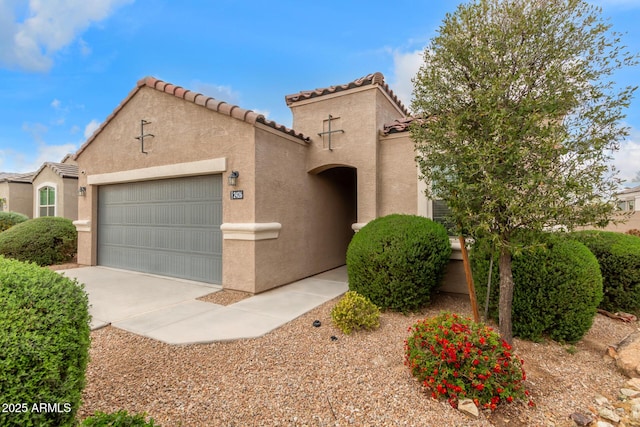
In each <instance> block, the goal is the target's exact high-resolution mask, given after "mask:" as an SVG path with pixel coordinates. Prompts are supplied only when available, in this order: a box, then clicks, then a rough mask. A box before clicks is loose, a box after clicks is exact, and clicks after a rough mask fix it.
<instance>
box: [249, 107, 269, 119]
mask: <svg viewBox="0 0 640 427" xmlns="http://www.w3.org/2000/svg"><path fill="white" fill-rule="evenodd" d="M252 110H253V112H254V113H256V114H262V115H263V116H264V117H265V118H267V119H268V118H269V113H270V111H269V110H259V109H257V108H252Z"/></svg>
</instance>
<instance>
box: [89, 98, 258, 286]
mask: <svg viewBox="0 0 640 427" xmlns="http://www.w3.org/2000/svg"><path fill="white" fill-rule="evenodd" d="M142 119H144V120H146V121H148V122H150V124H148V125H146V126H145V128H144V132H145V133H150V134H153V135H154V137H152V138H145V151H147V152H148V154H144V153H142V152H141V144H140V142H139V141H138V140H137V139H134V138H135V137H136V136H139V135H140V132H141V129H140V121H141V120H142ZM253 138H254V128H253V126H252V125H250V124H248V123H246V122H244V121H241V120H238V119H235V118H232V117H229V116H226V115H224V114H219V113H216V112H213V111H211V110H209V109H207V108H204V107H202V106H199V105H196V104H194V103H192V102H189V101H185V100H182V99H179V98H177V97H175V96H172V95H170V94H167V93H164V92H160V91H157V90H155V89H152V88H148V87H142V88H140V90H139V91H138V92H137V93H136V94H135V95H134V96H133V97H132V98H130V99H129V101H128V102H127V103H126V104H125V105H124V106H122V108H121V109H120V110H119V112H118V114H117V115H115V117H113V118H112V120H111V121H110V122H109V123H108V125H107V126H105V127H104V129H102V131H101V132H100V133H99V134H98V135H97V136H96V137H95V139H94V140H93V141H92V142H91V143H90V144H89V145H88V146H87V147H86V148H85V150H84V151H83V152H82V153H81V154H80V155H79V156H78V159H77V161H78V167H79V170H80V179H79V182H78V186H86V187H87V194H86V196H85V197H82V198H80V200H79V203H78V213H79V216H78V219H79V220H81V221H87V220H88V221H90V226H89V227H88V228H89V231H79V233H78V244H79V255H78V261H79V262H80V263H81V264H90V265H95V263H96V259H97V257H96V255H97V254H96V244H97V233H96V230H97V227H96V225H97V221H98V218H97V205H98V204H97V196H98V185H89V182H90V181H91V180H92V178H91V177H94V180H95V179H96V178H95V177H100V178H101V179H102V178H103V177H104V176H105V175H104V174H113V173H116V172H126V171H131V170H136V171H139V170H147V171H149V170H153V171H155V170H161V171H164V170H166V169H162V168H160V169H149V168H158V167H162V166H169V165H176V167H175V168H172V169H171V173H172V174H174V175H173V176H176V175H175V174H176V173H177V174H178V175H179V176H188V175H193V174H194V172H193V170H190V169H189V165H190V164H191V163H193V162H199V161H203V160H206V159H222V160H223V163H224V164H225V168H224V169H225V171H220V170H216V171H213V170H212V171H210V173H220V172H226V171H231V170H237V171H239V172H240V178H239V180H238V185H239V186H238V188H242V189H243V190H244V192H245V198H244V199H243V200H234V201H231V200H230V197H229V196H228V194H229V190H230V188H231V187H228V186H227V185H226V177H227V175H228V172H227V173H225V174H224V176H223V194H226V195H227V196H226V197H223V222H255V209H254V194H255V191H254V185H255V176H254V172H253V169H254V161H255V155H254V149H253ZM181 165H182V166H181ZM176 171H177V172H176ZM154 173H155V172H154ZM201 173H202V172H201V171H200V172H198V174H201ZM147 175H148V174H147ZM161 175H162V173H160V175H159V176H153V177H148V178H145V179H161V178H163V177H165V178H166V177H167V176H161ZM108 176H109V175H107V177H108ZM132 176H133V175H132ZM123 179H125V181H126V179H127V178H123ZM131 180H134V178H131ZM235 243H237V242H230V241H224V243H223V253H224V254H225V255H223V261H224V262H223V282H224V283H226V282H229V283H244V282H247V281H250V282H251V281H252V280H253V276H254V274H253V273H254V272H253V267H252V261H251V258H252V257H253V254H252V253H251V250H249V251H248V252H245V251H243V253H242V254H238V253H236V252H237V251H236V250H235V246H236V244H235ZM227 253H228V254H229V256H227ZM238 258H242V259H244V260H246V262H245V263H243V268H233V267H234V266H233V265H227V260H233V259H238Z"/></svg>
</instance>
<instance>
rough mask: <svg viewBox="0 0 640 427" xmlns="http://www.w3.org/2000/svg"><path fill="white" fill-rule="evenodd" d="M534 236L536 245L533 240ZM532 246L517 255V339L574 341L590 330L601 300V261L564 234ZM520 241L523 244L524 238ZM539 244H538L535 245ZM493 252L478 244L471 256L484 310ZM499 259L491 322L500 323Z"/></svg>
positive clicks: (541, 236) (545, 236) (545, 237)
mask: <svg viewBox="0 0 640 427" xmlns="http://www.w3.org/2000/svg"><path fill="white" fill-rule="evenodd" d="M532 236H535V237H534V238H535V240H529V239H531V238H532ZM526 239H527V241H528V242H529V243H531V244H532V246H530V247H528V248H525V249H524V250H523V251H522V253H520V254H517V255H514V256H513V261H512V271H513V281H514V291H513V308H512V322H513V334H514V335H515V336H519V337H521V338H524V339H529V340H533V341H538V340H540V339H541V338H542V337H543V336H544V335H548V336H549V337H550V338H551V339H553V340H556V341H561V342H564V341H566V342H575V341H578V340H579V339H580V338H582V337H583V336H584V334H585V333H586V332H587V331H588V330H589V329H590V328H591V325H592V323H593V318H594V317H595V315H596V309H597V307H598V304H599V303H600V301H601V300H602V275H601V274H600V269H599V266H598V261H597V260H596V258H595V257H594V256H593V254H592V253H591V252H590V251H589V249H587V247H586V246H584V245H583V244H581V243H579V242H577V241H575V240H571V239H568V238H566V237H565V236H562V235H559V234H551V233H547V234H538V235H529V236H527V238H526ZM520 240H521V241H522V240H524V239H523V238H522V236H521V237H520ZM536 241H537V242H538V243H539V244H533V243H535V242H536ZM490 253H491V250H490V247H489V244H488V242H487V241H485V240H482V239H479V240H477V241H476V242H475V244H474V246H473V248H472V251H471V266H472V270H473V276H474V279H475V280H474V281H475V286H476V291H477V296H478V301H479V304H480V305H481V306H484V304H485V301H486V295H487V279H488V272H489V261H490V259H491V256H490ZM499 282H500V279H499V268H498V256H497V254H495V253H494V263H493V274H492V280H491V298H490V304H489V307H490V310H489V314H490V317H492V318H493V319H496V320H497V319H498V301H499V297H500V283H499Z"/></svg>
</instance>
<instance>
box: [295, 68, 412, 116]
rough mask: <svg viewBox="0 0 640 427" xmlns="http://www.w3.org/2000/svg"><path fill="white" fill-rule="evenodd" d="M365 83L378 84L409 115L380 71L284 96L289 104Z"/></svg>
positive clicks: (365, 84) (364, 84)
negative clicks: (343, 82) (333, 84)
mask: <svg viewBox="0 0 640 427" xmlns="http://www.w3.org/2000/svg"><path fill="white" fill-rule="evenodd" d="M367 85H378V86H380V88H381V89H382V90H383V91H385V92H386V93H387V95H389V97H390V98H391V99H392V100H393V102H394V103H395V104H396V105H397V106H398V107H399V108H400V110H401V111H402V112H403V113H404V114H405V115H407V116H408V115H409V111H408V110H407V108H406V107H405V106H404V104H402V101H400V99H399V98H398V97H397V96H396V94H394V93H393V91H392V90H391V88H389V85H388V84H387V83H385V81H384V75H383V74H382V73H380V72H376V73H372V74H368V75H366V76H364V77H360V78H359V79H356V80H354V81H352V82H349V83H345V84H343V85H337V86H329V87H326V88H318V89H315V90H305V91H301V92H298V93H294V94H292V95H287V96H285V97H284V99H285V101H286V103H287V105H291V104H293V103H295V102H299V101H304V100H306V99H311V98H316V97H319V96H323V95H329V94H332V93H336V92H341V91H344V90H349V89H353V88H358V87H362V86H367Z"/></svg>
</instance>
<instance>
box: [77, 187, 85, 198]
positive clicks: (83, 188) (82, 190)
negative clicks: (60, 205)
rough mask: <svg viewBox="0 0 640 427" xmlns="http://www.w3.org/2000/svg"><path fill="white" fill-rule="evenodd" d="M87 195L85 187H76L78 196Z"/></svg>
mask: <svg viewBox="0 0 640 427" xmlns="http://www.w3.org/2000/svg"><path fill="white" fill-rule="evenodd" d="M86 195H87V187H80V188H78V196H80V197H84V196H86Z"/></svg>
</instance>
